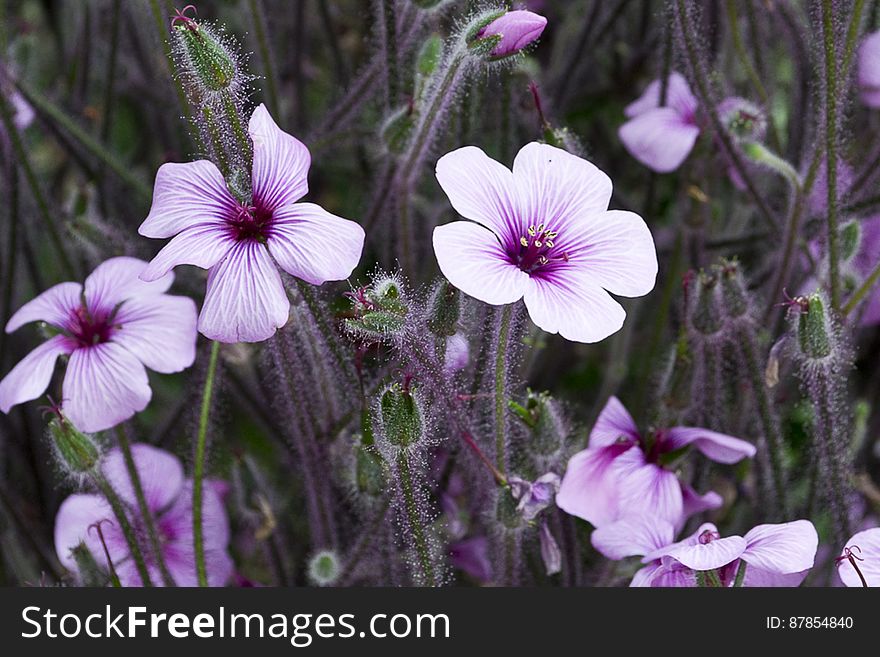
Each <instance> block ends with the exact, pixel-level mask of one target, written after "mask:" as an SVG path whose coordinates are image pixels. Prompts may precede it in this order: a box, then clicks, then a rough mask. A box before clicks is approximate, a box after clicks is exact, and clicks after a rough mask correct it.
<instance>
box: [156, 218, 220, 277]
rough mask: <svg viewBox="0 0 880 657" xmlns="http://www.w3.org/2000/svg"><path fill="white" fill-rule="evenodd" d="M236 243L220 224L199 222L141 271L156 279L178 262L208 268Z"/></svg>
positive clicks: (175, 239) (183, 232) (160, 252)
mask: <svg viewBox="0 0 880 657" xmlns="http://www.w3.org/2000/svg"><path fill="white" fill-rule="evenodd" d="M234 244H235V238H234V237H233V235H232V234H231V233H229V232H228V231H226V230H224V229H223V226H222V225H221V224H199V225H198V226H193V227H192V228H187V229H186V230H183V231H181V232H180V233H178V235H177V236H176V237H175V238H174V239H172V240H171V241H170V242H168V244H166V245H165V246H164V247H162V250H160V251H159V253H157V254H156V257H154V258H153V259H152V260H151V261H150V264H149V265H147V267H146V269H144V270H143V271H142V272H141V274H140V277H141V280H144V281H155V280H156V279H158V278H161V277H162V276H165V274H167V273H168V272H169V271H171V270H172V269H174V268H175V267H177V265H195V266H196V267H201V268H202V269H208V268H210V267H213V266H214V265H216V264H217V263H218V262H220V260H222V259H223V257H224V256H225V255H226V254H227V253H229V250H230V249H231V248H232V247H233V245H234Z"/></svg>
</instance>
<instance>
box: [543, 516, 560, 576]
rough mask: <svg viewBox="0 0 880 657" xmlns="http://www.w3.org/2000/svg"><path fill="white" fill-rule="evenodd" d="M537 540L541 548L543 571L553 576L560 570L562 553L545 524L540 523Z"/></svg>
mask: <svg viewBox="0 0 880 657" xmlns="http://www.w3.org/2000/svg"><path fill="white" fill-rule="evenodd" d="M538 540H539V542H540V548H541V561H543V562H544V570H545V571H546V572H547V574H548V575H555V574H556V573H558V572H560V571H561V570H562V551H561V550H560V549H559V544H558V543H557V542H556V539H555V538H553V534H551V533H550V527H549V526H548V525H547V522H546V521H544V522H542V523H541V529H540V532H539V534H538Z"/></svg>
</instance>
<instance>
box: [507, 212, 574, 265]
mask: <svg viewBox="0 0 880 657" xmlns="http://www.w3.org/2000/svg"><path fill="white" fill-rule="evenodd" d="M558 234H559V233H558V232H557V231H554V230H549V229H548V228H547V227H545V226H544V224H538V225H537V226H535V225H534V224H533V225H531V226H529V229H528V231H527V234H526V235H521V236H520V238H519V244H518V249H517V250H516V251H515V252H514V253H512V254H511V256H512V258H513V263H514V264H515V265H516V266H517V267H519V268H520V269H522V270H523V271H524V272H526V273H527V274H531V273H533V272H535V271H537V270H539V269H541V268H543V267H545V266H547V265H549V264H551V263H552V262H554V261H560V260H562V261H566V262H567V261H568V253H565V252H562V253H561V254H558V253H557V252H556V248H555V247H556V243H555V240H556V237H557V235H558Z"/></svg>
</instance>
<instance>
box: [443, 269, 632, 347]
mask: <svg viewBox="0 0 880 657" xmlns="http://www.w3.org/2000/svg"><path fill="white" fill-rule="evenodd" d="M441 269H442V266H441ZM444 273H445V272H444ZM550 276H551V277H548V278H540V277H538V276H531V277H529V280H528V285H527V286H526V290H525V302H526V308H527V309H528V311H529V316H530V317H531V318H532V321H533V322H534V323H535V324H536V325H537V326H538V327H540V328H541V329H543V330H544V331H546V332H547V333H559V335H561V336H562V337H563V338H566V339H567V340H573V341H575V342H599V341H600V340H604V339H605V338H607V337H608V336H609V335H611V334H612V333H615V332H617V331H618V330H619V329H620V327H621V326H623V320H624V319H625V318H626V312H624V310H623V308H622V307H621V306H620V304H619V303H617V302H616V301H615V300H614V299H612V298H611V297H610V296H609V295H608V293H607V292H606V291H605V290H603V289H602V288H600V287H598V286H597V285H593V284H591V283H589V282H587V281H585V280H583V277H577V276H572V275H571V272H570V271H566V272H562V271H555V272H553V273H552V274H551V275H550ZM450 280H451V279H450ZM453 284H454V282H453ZM456 287H458V286H456ZM465 292H467V290H465ZM472 296H473V295H472ZM478 298H479V297H478Z"/></svg>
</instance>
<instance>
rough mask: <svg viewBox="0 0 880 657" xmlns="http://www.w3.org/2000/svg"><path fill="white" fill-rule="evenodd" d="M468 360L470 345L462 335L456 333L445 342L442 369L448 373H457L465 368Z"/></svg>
mask: <svg viewBox="0 0 880 657" xmlns="http://www.w3.org/2000/svg"><path fill="white" fill-rule="evenodd" d="M469 359H470V345H468V341H467V336H466V335H465V334H464V333H456V334H455V335H452V336H450V337H449V338H448V339H447V340H446V359H445V360H444V361H443V369H444V370H445V371H446V372H448V373H454V372H458V371H460V370H463V369H464V368H465V367H467V364H468V360H469Z"/></svg>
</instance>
